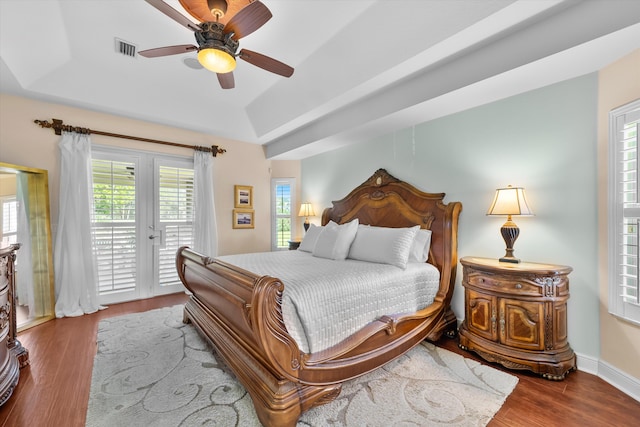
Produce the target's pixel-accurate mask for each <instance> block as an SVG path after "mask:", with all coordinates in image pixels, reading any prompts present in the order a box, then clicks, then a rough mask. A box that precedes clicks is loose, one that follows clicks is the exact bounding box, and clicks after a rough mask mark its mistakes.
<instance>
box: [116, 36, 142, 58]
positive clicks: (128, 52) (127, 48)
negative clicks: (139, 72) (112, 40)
mask: <svg viewBox="0 0 640 427" xmlns="http://www.w3.org/2000/svg"><path fill="white" fill-rule="evenodd" d="M137 51H138V47H137V46H136V45H134V44H132V43H129V42H127V41H124V40H122V39H119V38H117V37H116V52H118V53H120V54H122V55H124V56H129V57H131V58H135V57H136V52H137Z"/></svg>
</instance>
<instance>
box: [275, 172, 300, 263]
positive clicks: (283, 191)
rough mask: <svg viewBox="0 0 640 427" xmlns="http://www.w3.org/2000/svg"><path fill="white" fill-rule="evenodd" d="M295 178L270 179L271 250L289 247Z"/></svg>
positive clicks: (291, 232)
mask: <svg viewBox="0 0 640 427" xmlns="http://www.w3.org/2000/svg"><path fill="white" fill-rule="evenodd" d="M295 184H296V182H295V178H273V179H272V180H271V250H274V251H275V250H286V249H289V240H291V238H292V237H295V235H294V233H293V232H294V230H293V225H294V224H295V222H294V219H295V189H296V185H295Z"/></svg>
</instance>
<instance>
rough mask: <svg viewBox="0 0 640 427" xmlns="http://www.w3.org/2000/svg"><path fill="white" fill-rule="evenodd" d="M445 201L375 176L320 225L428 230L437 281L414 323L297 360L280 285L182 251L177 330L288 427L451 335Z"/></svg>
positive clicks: (378, 325) (450, 230) (383, 320)
mask: <svg viewBox="0 0 640 427" xmlns="http://www.w3.org/2000/svg"><path fill="white" fill-rule="evenodd" d="M444 196H445V194H444V193H437V194H434V193H425V192H422V191H420V190H418V189H416V188H415V187H413V186H411V185H410V184H407V183H406V182H403V181H400V180H398V179H396V178H394V177H393V176H391V175H390V174H388V173H387V172H386V171H385V170H384V169H379V170H378V171H376V172H375V174H374V175H373V176H371V177H370V178H369V179H368V180H367V181H365V182H364V183H363V184H361V185H360V186H358V187H357V188H355V189H354V190H353V191H351V192H350V193H349V195H347V196H346V197H345V198H343V199H342V200H339V201H334V202H333V207H332V208H327V209H325V211H324V212H323V215H322V224H323V225H324V224H327V223H328V222H329V221H334V222H336V223H337V224H344V223H347V222H349V221H351V220H353V219H354V218H358V219H359V222H360V224H369V225H374V226H382V227H411V226H415V225H420V227H421V228H424V229H430V230H431V232H432V235H431V246H430V250H429V258H428V262H429V263H431V264H433V265H434V266H436V267H437V269H438V270H439V272H440V283H439V287H438V291H437V294H436V297H435V299H434V302H433V303H432V304H431V305H429V306H427V307H426V308H424V309H422V310H419V311H417V312H414V313H410V314H404V315H398V314H394V313H389V314H388V315H385V316H382V317H380V318H378V319H377V320H375V321H373V322H371V323H369V324H368V325H367V326H365V327H364V328H362V329H360V330H359V331H358V332H356V333H355V334H353V335H351V336H350V337H349V338H348V339H346V340H343V341H341V342H340V343H338V344H337V345H334V346H331V347H329V348H327V349H325V350H322V351H319V352H316V353H311V354H308V353H304V352H302V351H301V350H300V349H299V346H298V344H297V343H296V341H295V340H294V339H293V338H292V337H291V335H290V334H289V333H288V331H287V327H286V326H285V323H284V321H283V315H282V309H281V308H282V307H281V302H282V294H283V290H284V288H285V287H286V286H287V284H286V283H282V282H281V281H280V280H279V279H278V278H277V277H270V276H262V277H261V276H259V275H256V274H254V273H251V272H249V271H246V270H243V269H241V268H239V267H236V266H234V265H231V264H229V263H225V262H222V261H220V260H218V259H215V258H210V257H207V256H205V255H202V254H199V253H196V252H194V251H192V250H190V249H188V248H180V250H179V251H178V253H177V256H176V266H177V269H178V274H179V276H180V278H181V280H182V282H183V283H184V285H185V286H186V287H187V289H188V290H189V291H191V293H192V295H191V297H190V299H189V301H188V302H187V304H186V305H185V311H184V321H185V323H187V322H192V323H193V324H194V325H195V326H196V328H197V329H198V330H199V332H200V333H201V334H202V335H204V336H205V337H206V338H207V339H208V340H209V341H210V342H211V343H212V344H213V346H214V347H215V349H216V351H217V353H218V354H219V355H220V356H221V357H222V358H223V359H224V361H225V363H226V364H227V366H229V367H230V368H231V369H232V370H233V372H234V373H235V375H236V376H237V378H238V379H239V381H240V382H242V384H243V385H244V386H245V388H246V389H247V391H248V392H249V394H250V396H251V398H252V400H253V403H254V406H255V409H256V412H257V414H258V417H259V419H260V421H261V423H262V424H263V425H265V426H294V425H295V424H296V422H297V420H298V418H299V417H300V415H301V414H302V413H303V412H304V411H306V410H308V409H309V408H311V407H313V406H317V405H321V404H324V403H327V402H329V401H331V400H333V399H335V398H336V397H337V396H338V395H339V394H340V390H341V387H342V383H343V382H344V381H347V380H349V379H352V378H354V377H357V376H360V375H362V374H365V373H367V372H370V371H372V370H374V369H376V368H378V367H380V366H382V365H384V364H385V363H387V362H389V361H390V360H392V359H394V358H396V357H398V356H400V355H402V354H403V353H405V352H406V351H408V350H409V349H411V348H412V347H414V346H415V345H417V344H418V343H420V342H421V341H422V340H424V339H429V340H432V341H436V340H438V339H439V338H440V337H441V336H442V334H447V335H449V334H451V335H453V334H455V330H456V317H455V315H454V314H453V312H452V310H451V308H450V302H451V297H452V294H453V289H454V284H455V276H456V266H457V227H458V218H459V215H460V211H461V209H462V205H461V204H460V203H459V202H449V203H444V202H443V199H444Z"/></svg>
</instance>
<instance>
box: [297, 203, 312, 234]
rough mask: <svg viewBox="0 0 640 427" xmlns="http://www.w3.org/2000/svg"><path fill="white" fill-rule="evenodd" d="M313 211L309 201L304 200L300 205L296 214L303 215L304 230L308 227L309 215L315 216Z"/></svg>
mask: <svg viewBox="0 0 640 427" xmlns="http://www.w3.org/2000/svg"><path fill="white" fill-rule="evenodd" d="M315 214H316V213H315V212H314V211H313V205H311V203H309V202H304V203H302V204H301V205H300V212H299V213H298V216H303V217H305V219H304V231H305V232H306V231H307V230H308V229H309V217H310V216H315Z"/></svg>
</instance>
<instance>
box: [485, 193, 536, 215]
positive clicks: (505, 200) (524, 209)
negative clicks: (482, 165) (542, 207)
mask: <svg viewBox="0 0 640 427" xmlns="http://www.w3.org/2000/svg"><path fill="white" fill-rule="evenodd" d="M487 215H520V216H531V215H533V212H532V211H531V209H530V208H529V205H528V204H527V198H526V197H525V194H524V188H522V187H512V186H508V187H506V188H498V189H497V190H496V195H495V196H494V198H493V203H491V207H490V208H489V210H488V211H487Z"/></svg>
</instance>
